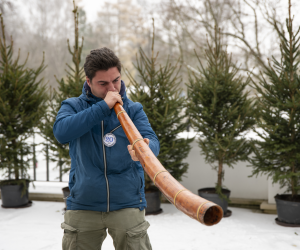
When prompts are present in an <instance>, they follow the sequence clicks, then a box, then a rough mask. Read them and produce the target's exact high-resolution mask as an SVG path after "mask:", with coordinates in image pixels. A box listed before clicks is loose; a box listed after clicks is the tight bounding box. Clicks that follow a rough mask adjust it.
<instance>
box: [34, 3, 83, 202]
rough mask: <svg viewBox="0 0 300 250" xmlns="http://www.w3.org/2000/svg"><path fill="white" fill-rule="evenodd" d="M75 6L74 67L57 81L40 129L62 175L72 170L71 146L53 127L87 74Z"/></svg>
mask: <svg viewBox="0 0 300 250" xmlns="http://www.w3.org/2000/svg"><path fill="white" fill-rule="evenodd" d="M73 6H74V10H73V13H74V24H75V32H74V34H75V39H74V46H73V51H72V49H71V46H70V43H69V40H67V44H68V50H69V52H70V54H71V55H72V62H73V65H72V66H71V65H69V64H66V65H67V67H68V69H69V70H66V72H67V76H66V78H65V79H64V78H62V79H61V80H58V79H57V78H56V80H57V82H58V90H55V89H54V90H53V91H51V92H50V97H49V103H48V110H47V112H46V113H45V116H44V117H43V118H44V119H43V122H42V123H41V124H40V126H39V128H40V131H41V135H42V136H43V137H44V138H45V140H46V141H47V143H49V144H50V150H51V152H53V154H52V156H51V158H50V159H51V160H52V161H53V162H57V166H58V167H60V169H61V171H62V172H61V173H60V174H61V175H62V174H66V173H69V171H70V169H71V167H70V166H71V158H70V155H69V144H61V143H59V142H58V141H57V140H56V138H55V137H54V135H53V125H54V122H55V119H56V115H57V112H58V111H59V109H60V106H61V102H62V101H64V100H65V99H67V98H71V97H78V96H80V95H81V94H82V86H83V83H84V81H85V74H84V69H83V66H81V65H80V62H81V53H82V48H83V37H82V42H81V45H79V31H78V18H79V13H78V6H76V5H75V2H74V1H73ZM69 194H70V190H69V187H64V188H63V195H64V197H67V196H68V195H69Z"/></svg>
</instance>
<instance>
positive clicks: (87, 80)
mask: <svg viewBox="0 0 300 250" xmlns="http://www.w3.org/2000/svg"><path fill="white" fill-rule="evenodd" d="M85 79H86V82H87V84H88V85H89V87H91V81H90V78H88V77H87V76H86V77H85Z"/></svg>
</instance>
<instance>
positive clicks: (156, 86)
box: [126, 21, 193, 191]
mask: <svg viewBox="0 0 300 250" xmlns="http://www.w3.org/2000/svg"><path fill="white" fill-rule="evenodd" d="M151 51H152V54H151V57H150V58H149V57H147V55H146V54H145V52H144V51H143V49H142V48H140V49H139V57H138V55H137V64H136V65H134V66H135V68H136V70H137V72H138V74H139V77H140V79H141V83H139V82H138V81H137V80H136V79H134V78H133V76H132V75H131V74H130V73H129V72H128V71H127V73H126V74H127V76H128V78H129V79H130V83H131V84H132V86H131V94H130V99H131V100H133V101H135V102H140V103H141V104H142V105H143V108H144V111H145V113H146V114H147V116H148V119H149V122H150V124H151V126H152V129H153V130H154V132H155V133H156V135H157V137H158V139H159V142H160V153H159V155H158V160H159V161H160V162H161V164H162V165H163V166H164V167H165V168H166V169H167V170H168V171H169V172H170V174H171V175H172V176H173V177H174V178H175V179H177V180H179V181H180V180H181V177H182V175H183V174H184V173H186V172H187V168H188V163H184V162H183V160H184V159H185V158H186V157H187V155H188V153H189V151H190V149H191V147H190V145H189V144H190V143H191V142H192V140H193V139H183V138H178V134H179V133H181V132H183V131H184V130H185V128H186V127H187V122H186V121H185V119H184V117H185V114H184V112H183V110H184V109H185V98H184V97H183V96H182V95H181V93H182V89H181V88H180V87H179V84H180V78H179V76H178V73H179V69H178V67H177V64H176V65H175V66H172V64H171V63H169V59H168V60H167V62H166V64H165V65H164V66H162V65H159V66H158V65H157V58H158V52H157V54H156V55H154V21H153V37H152V50H151ZM152 188H153V183H152V181H151V179H150V178H149V177H148V176H147V175H146V174H145V189H146V191H150V190H151V189H152Z"/></svg>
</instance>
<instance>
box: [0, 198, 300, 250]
mask: <svg viewBox="0 0 300 250" xmlns="http://www.w3.org/2000/svg"><path fill="white" fill-rule="evenodd" d="M63 208H64V203H62V202H41V201H33V205H32V207H29V208H23V209H4V208H0V250H20V249H22V250H27V249H28V250H57V249H61V240H62V236H63V231H62V229H60V223H61V222H63V215H62V212H63ZM162 209H163V210H164V212H163V213H162V214H160V215H152V216H146V219H147V220H148V221H149V222H150V224H151V227H150V228H149V229H148V233H149V236H150V240H151V243H152V247H153V249H154V250H166V249H172V250H200V249H201V250H202V249H210V250H241V249H242V250H248V249H249V250H250V249H251V250H252V249H253V250H290V249H291V250H293V249H300V228H288V227H282V226H278V225H277V224H275V221H274V219H275V218H276V217H277V216H276V215H268V214H261V213H256V212H254V211H251V210H249V209H242V208H230V210H231V211H232V216H231V217H229V218H224V219H223V220H222V221H221V222H220V223H219V224H218V225H215V226H212V227H207V226H204V225H202V224H200V223H199V222H197V221H195V220H193V219H191V218H189V217H188V216H186V215H185V214H183V213H182V212H180V211H178V210H177V209H176V208H175V207H174V206H173V205H171V204H162ZM102 249H104V250H113V249H114V247H113V243H112V239H111V237H110V236H109V235H108V236H107V238H106V240H105V241H104V244H103V247H102Z"/></svg>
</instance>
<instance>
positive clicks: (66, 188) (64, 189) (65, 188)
mask: <svg viewBox="0 0 300 250" xmlns="http://www.w3.org/2000/svg"><path fill="white" fill-rule="evenodd" d="M62 191H63V195H64V201H65V205H66V209H67V197H68V196H69V195H70V189H69V187H64V188H62Z"/></svg>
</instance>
